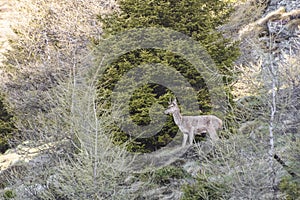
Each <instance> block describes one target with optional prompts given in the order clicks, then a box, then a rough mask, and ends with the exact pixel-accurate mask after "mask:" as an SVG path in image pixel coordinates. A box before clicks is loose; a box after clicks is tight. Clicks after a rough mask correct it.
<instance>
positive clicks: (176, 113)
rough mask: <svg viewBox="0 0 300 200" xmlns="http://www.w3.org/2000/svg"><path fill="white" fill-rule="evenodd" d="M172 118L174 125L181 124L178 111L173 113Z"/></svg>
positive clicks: (180, 116)
mask: <svg viewBox="0 0 300 200" xmlns="http://www.w3.org/2000/svg"><path fill="white" fill-rule="evenodd" d="M173 118H174V121H175V124H177V125H180V124H181V122H182V115H181V114H180V112H179V111H175V112H173Z"/></svg>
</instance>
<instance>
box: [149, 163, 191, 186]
mask: <svg viewBox="0 0 300 200" xmlns="http://www.w3.org/2000/svg"><path fill="white" fill-rule="evenodd" d="M189 176H190V175H189V174H188V173H187V172H186V171H184V170H183V169H182V168H178V167H174V166H167V167H163V168H160V169H158V170H156V171H155V172H154V173H153V176H152V180H153V181H154V182H155V183H157V184H168V183H170V181H171V180H172V179H183V178H187V177H189Z"/></svg>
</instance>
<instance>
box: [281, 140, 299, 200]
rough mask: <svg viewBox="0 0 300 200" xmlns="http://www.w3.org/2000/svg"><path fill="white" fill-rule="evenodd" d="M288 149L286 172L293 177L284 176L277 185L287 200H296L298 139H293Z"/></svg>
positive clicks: (297, 191) (297, 196)
mask: <svg viewBox="0 0 300 200" xmlns="http://www.w3.org/2000/svg"><path fill="white" fill-rule="evenodd" d="M288 148H289V151H288V156H289V160H288V161H289V162H288V163H287V165H288V169H287V170H288V171H289V172H290V173H292V174H293V176H291V175H290V174H289V175H287V176H284V177H283V178H282V179H281V181H280V183H279V189H280V191H281V192H283V193H285V194H286V199H287V200H296V199H298V198H299V197H300V168H299V166H300V138H299V137H296V138H295V139H293V140H292V142H291V143H290V144H289V147H288Z"/></svg>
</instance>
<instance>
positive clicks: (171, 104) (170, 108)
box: [164, 99, 179, 114]
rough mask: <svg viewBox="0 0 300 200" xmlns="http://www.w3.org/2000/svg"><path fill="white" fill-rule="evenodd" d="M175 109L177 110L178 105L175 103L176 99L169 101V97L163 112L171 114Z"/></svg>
mask: <svg viewBox="0 0 300 200" xmlns="http://www.w3.org/2000/svg"><path fill="white" fill-rule="evenodd" d="M176 111H179V107H178V105H177V101H176V99H174V100H173V101H171V99H170V101H169V106H168V109H167V110H165V112H164V113H165V114H173V113H174V112H176Z"/></svg>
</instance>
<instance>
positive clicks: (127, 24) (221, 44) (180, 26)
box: [98, 0, 239, 151]
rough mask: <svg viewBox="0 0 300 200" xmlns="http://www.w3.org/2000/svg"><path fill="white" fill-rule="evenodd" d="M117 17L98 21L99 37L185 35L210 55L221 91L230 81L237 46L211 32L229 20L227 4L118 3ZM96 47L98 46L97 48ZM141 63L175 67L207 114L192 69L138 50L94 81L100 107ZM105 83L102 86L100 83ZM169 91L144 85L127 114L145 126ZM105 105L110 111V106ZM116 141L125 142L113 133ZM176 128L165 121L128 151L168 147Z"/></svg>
mask: <svg viewBox="0 0 300 200" xmlns="http://www.w3.org/2000/svg"><path fill="white" fill-rule="evenodd" d="M119 9H120V12H116V13H114V14H112V15H109V16H99V19H100V20H101V21H102V24H103V29H104V37H106V36H109V35H112V34H118V33H120V32H122V31H126V30H129V29H132V28H147V27H158V28H160V27H165V28H170V29H172V30H175V31H178V32H181V33H183V34H185V35H187V36H190V37H191V38H193V39H194V40H196V41H199V42H200V43H201V46H203V47H204V48H205V50H206V51H207V52H208V53H209V55H210V56H211V58H212V59H213V60H214V62H215V63H216V65H217V67H218V70H219V71H220V73H222V75H223V81H224V84H225V87H226V88H223V90H225V91H226V92H227V93H228V95H229V99H232V97H231V95H230V88H228V87H227V86H228V85H229V83H230V82H231V81H232V74H233V69H232V63H233V61H234V60H235V59H236V58H237V56H238V54H239V52H238V48H237V45H236V43H232V42H231V41H230V40H229V39H226V38H224V37H223V36H222V33H220V32H218V31H216V28H217V27H218V26H220V25H222V24H223V23H224V22H226V20H227V19H228V17H229V15H230V12H231V11H232V8H231V7H230V3H228V2H227V1H225V0H224V1H214V0H210V1H206V0H181V1H178V0H158V1H152V0H143V1H142V0H121V1H119ZM100 48H101V47H100ZM146 63H164V64H167V65H168V66H170V67H173V68H175V69H176V70H177V71H179V72H180V73H181V75H182V76H184V77H185V78H186V79H188V81H189V83H190V84H191V85H192V87H193V88H194V89H195V90H196V91H197V92H198V102H199V109H200V110H201V111H202V112H203V113H209V112H210V110H211V106H212V105H211V102H210V100H209V93H208V88H207V86H206V84H205V81H204V80H203V77H202V76H201V74H199V73H198V72H197V71H196V70H195V69H194V68H193V66H192V65H191V64H190V63H189V62H187V61H186V60H185V59H183V58H181V57H180V56H179V55H176V54H174V53H172V52H168V51H165V50H157V49H138V50H134V51H132V52H129V53H127V54H125V55H123V56H120V57H119V58H118V59H117V60H115V61H114V62H113V64H112V65H111V66H110V67H109V68H108V70H106V72H105V74H104V75H103V76H102V77H101V78H100V79H99V90H98V92H99V99H103V101H102V103H104V102H106V100H107V99H108V98H109V97H110V95H111V93H112V90H113V89H114V87H115V85H116V83H117V82H118V80H119V79H120V78H121V77H122V76H123V75H124V74H125V73H126V72H128V71H129V70H130V69H133V68H134V67H136V66H139V65H142V64H146ZM103 83H105V85H104V84H103ZM170 96H172V92H171V91H169V90H168V89H167V88H164V87H162V86H160V85H156V84H147V85H144V86H143V87H142V88H141V89H138V90H136V91H135V94H134V95H133V96H132V97H131V103H130V105H131V108H130V114H131V118H132V119H133V121H134V122H135V123H136V124H138V125H147V124H149V120H150V117H149V115H148V112H149V108H150V106H151V105H152V104H153V103H154V102H155V101H156V102H159V103H160V104H162V105H164V106H166V102H167V100H168V98H169V97H170ZM107 106H110V105H109V104H108V105H107ZM115 130H116V131H115V133H116V134H115V138H116V141H118V142H125V141H127V140H128V139H130V136H129V135H127V134H125V133H122V131H120V130H119V129H117V128H115ZM177 130H178V129H177V128H176V126H175V124H174V123H173V121H172V118H171V117H170V118H169V119H168V121H167V123H166V126H165V127H164V128H163V129H162V130H161V131H160V133H158V134H157V135H156V136H154V137H152V138H144V139H143V138H139V139H134V138H133V140H132V141H134V142H133V143H132V145H131V147H130V149H131V150H133V151H135V150H137V149H139V150H140V149H141V148H142V149H146V150H155V149H156V148H159V147H161V146H164V145H165V144H167V143H168V142H169V141H170V140H171V139H172V137H174V135H175V134H176V133H177Z"/></svg>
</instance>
